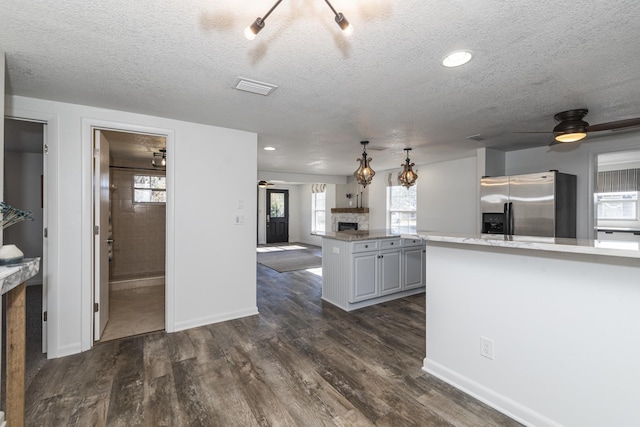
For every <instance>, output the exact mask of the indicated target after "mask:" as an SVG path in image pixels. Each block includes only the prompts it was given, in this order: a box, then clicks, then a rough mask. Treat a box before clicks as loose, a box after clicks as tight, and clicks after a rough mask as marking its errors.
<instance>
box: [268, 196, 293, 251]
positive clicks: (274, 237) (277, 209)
mask: <svg viewBox="0 0 640 427" xmlns="http://www.w3.org/2000/svg"><path fill="white" fill-rule="evenodd" d="M288 241H289V190H275V189H274V190H267V243H281V242H288Z"/></svg>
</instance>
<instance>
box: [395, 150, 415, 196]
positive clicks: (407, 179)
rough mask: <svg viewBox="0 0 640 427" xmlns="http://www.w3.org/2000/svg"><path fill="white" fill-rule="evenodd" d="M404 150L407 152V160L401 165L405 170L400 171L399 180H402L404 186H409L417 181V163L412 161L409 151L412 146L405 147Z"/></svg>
mask: <svg viewBox="0 0 640 427" xmlns="http://www.w3.org/2000/svg"><path fill="white" fill-rule="evenodd" d="M404 151H406V152H407V160H405V162H404V164H402V165H400V166H402V168H403V170H402V172H400V173H398V181H400V184H402V186H403V187H406V188H409V187H411V186H412V185H414V184H415V183H416V180H417V179H418V174H417V173H415V172H414V171H413V167H414V166H415V163H411V160H410V159H409V151H411V148H405V149H404Z"/></svg>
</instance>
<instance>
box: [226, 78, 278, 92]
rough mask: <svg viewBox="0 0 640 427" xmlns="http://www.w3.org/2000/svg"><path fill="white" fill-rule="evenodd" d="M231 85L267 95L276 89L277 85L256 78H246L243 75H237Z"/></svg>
mask: <svg viewBox="0 0 640 427" xmlns="http://www.w3.org/2000/svg"><path fill="white" fill-rule="evenodd" d="M233 87H234V88H236V89H238V90H243V91H245V92H251V93H257V94H258V95H264V96H267V95H269V94H271V92H273V91H274V90H276V88H277V87H278V86H276V85H272V84H269V83H264V82H259V81H257V80H251V79H246V78H244V77H238V79H237V80H236V83H235V85H234V86H233Z"/></svg>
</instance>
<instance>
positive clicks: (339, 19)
mask: <svg viewBox="0 0 640 427" xmlns="http://www.w3.org/2000/svg"><path fill="white" fill-rule="evenodd" d="M336 23H337V24H338V26H339V27H340V29H341V30H342V31H344V34H345V36H350V35H351V34H353V27H352V26H351V24H350V23H349V21H348V20H347V18H345V17H344V15H343V14H342V13H337V14H336Z"/></svg>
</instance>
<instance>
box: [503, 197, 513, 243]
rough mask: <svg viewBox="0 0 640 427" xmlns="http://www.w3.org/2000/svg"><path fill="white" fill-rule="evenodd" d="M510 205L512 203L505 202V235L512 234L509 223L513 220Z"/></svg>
mask: <svg viewBox="0 0 640 427" xmlns="http://www.w3.org/2000/svg"><path fill="white" fill-rule="evenodd" d="M509 205H510V203H505V204H504V224H502V229H503V233H504V235H505V236H508V235H509V234H511V233H510V231H509V224H511V221H510V220H509V217H511V212H509Z"/></svg>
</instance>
